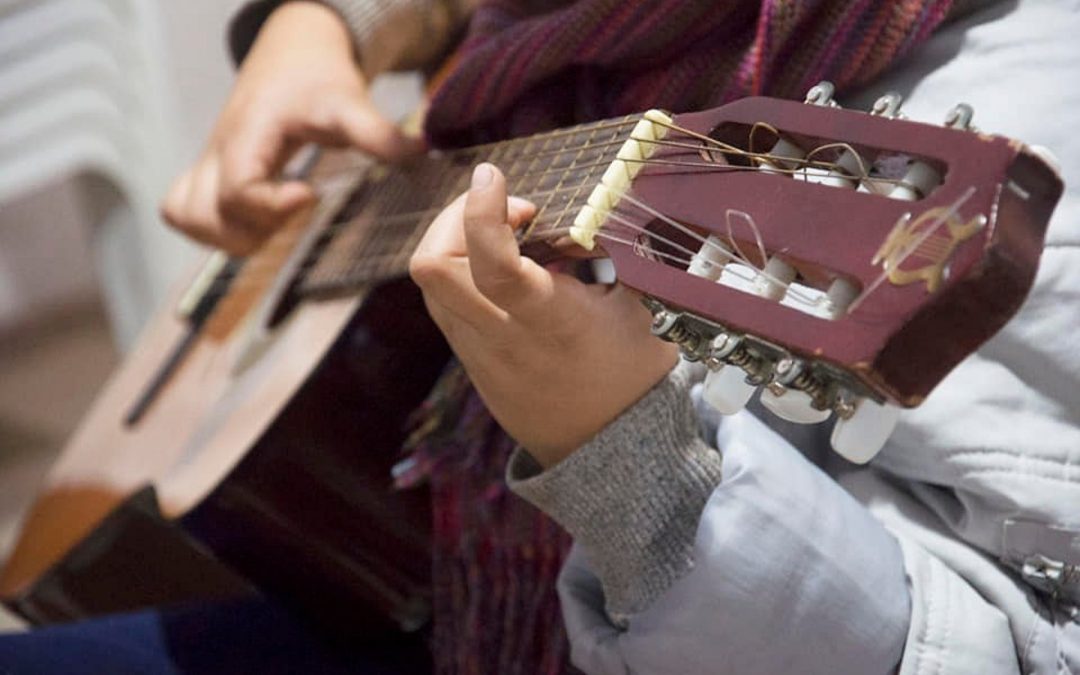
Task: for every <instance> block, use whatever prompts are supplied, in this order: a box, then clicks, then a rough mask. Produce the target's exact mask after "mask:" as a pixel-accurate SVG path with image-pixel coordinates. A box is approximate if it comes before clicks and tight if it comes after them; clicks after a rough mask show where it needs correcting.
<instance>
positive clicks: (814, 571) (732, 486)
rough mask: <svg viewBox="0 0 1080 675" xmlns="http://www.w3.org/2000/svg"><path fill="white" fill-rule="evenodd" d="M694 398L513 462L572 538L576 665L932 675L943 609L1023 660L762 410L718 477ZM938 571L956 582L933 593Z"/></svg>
mask: <svg viewBox="0 0 1080 675" xmlns="http://www.w3.org/2000/svg"><path fill="white" fill-rule="evenodd" d="M686 387H687V382H686V380H685V376H684V375H683V374H680V373H679V372H678V371H676V372H674V373H673V374H672V375H671V376H669V378H668V380H667V381H665V382H664V383H661V384H660V385H658V387H656V388H655V389H654V390H653V391H652V392H650V393H649V394H648V395H647V396H646V397H645V398H644V399H642V401H640V402H639V403H638V404H637V405H636V406H635V407H633V408H631V409H630V410H628V411H627V412H626V413H624V414H623V416H622V417H620V418H619V419H618V420H616V421H615V422H614V423H612V425H610V426H609V427H608V428H607V429H605V430H604V431H603V432H601V433H600V434H599V435H598V436H597V437H596V438H595V439H593V440H592V441H590V442H589V443H588V444H586V445H585V446H584V447H582V448H581V449H579V450H578V451H577V453H575V454H574V455H571V456H570V457H569V458H568V459H567V460H564V461H563V462H561V463H560V464H558V465H556V466H554V467H551V468H549V469H548V470H547V471H544V472H541V471H540V470H539V467H538V466H537V465H536V464H535V462H533V461H532V460H531V459H530V458H529V457H528V455H527V453H526V452H524V451H519V452H518V453H517V454H516V455H515V456H514V458H513V459H512V461H511V465H510V467H509V479H510V481H511V485H512V487H513V488H514V489H515V491H517V492H518V493H519V494H520V495H522V496H523V497H525V498H526V499H528V500H530V501H532V502H533V503H534V504H536V505H537V506H538V507H540V508H541V509H543V510H544V511H546V512H547V513H548V514H549V515H551V516H552V517H553V518H555V519H556V520H557V521H559V522H560V523H561V524H562V525H563V526H564V527H565V528H566V529H567V530H568V531H569V532H570V533H571V534H572V535H573V536H574V537H575V548H574V550H573V552H572V553H571V556H570V557H569V559H568V560H567V563H566V565H565V567H564V569H563V573H562V576H561V578H560V583H559V591H560V597H561V600H562V606H563V613H564V619H565V623H566V627H567V631H568V633H569V636H570V641H571V646H572V656H573V660H574V663H575V665H577V666H578V667H580V668H582V669H583V670H585V671H586V672H588V673H629V672H640V673H681V674H689V673H742V674H753V673H777V672H800V673H881V674H888V673H894V672H896V671H897V668H898V667H902V669H903V672H905V673H906V672H911V673H922V672H927V671H926V670H925V667H923V668H919V667H918V665H917V664H918V663H919V661H920V659H921V660H922V661H923V662H924V663H929V662H931V661H932V660H933V659H934V658H936V656H935V655H937V654H940V653H941V652H940V650H939V651H934V650H932V649H929V648H930V647H933V646H934V645H930V644H928V643H927V641H928V640H932V641H940V640H942V639H943V638H942V634H941V632H940V625H939V626H938V628H937V629H935V630H933V631H924V630H922V628H923V627H924V626H925V625H926V621H928V620H929V621H941V620H943V611H944V610H943V608H942V605H941V603H943V602H951V603H953V604H952V605H951V611H964V612H971V613H973V614H972V615H973V617H974V620H972V622H971V632H970V633H969V634H968V635H967V638H970V639H967V640H964V641H962V642H959V643H958V644H959V645H963V649H967V648H969V647H970V648H972V649H975V650H976V653H978V644H977V642H972V641H973V640H974V641H977V640H985V641H998V640H1000V639H1005V640H1006V648H1003V649H1000V650H998V651H1000V652H1001V653H1002V654H1005V653H1007V649H1011V646H1010V645H1011V640H1009V639H1008V638H1009V633H1008V630H1007V627H1005V628H1004V633H1001V630H1002V628H1003V626H1002V621H1001V619H1002V617H1001V616H1000V614H999V613H998V614H996V615H995V612H996V610H995V609H994V608H993V607H992V606H990V605H989V604H987V603H986V602H985V601H982V600H981V598H979V596H978V595H977V594H976V593H974V591H973V590H972V589H971V588H969V587H967V586H966V585H965V584H964V583H963V582H962V581H961V580H960V579H959V577H956V575H954V574H952V573H951V572H950V571H949V570H948V569H947V568H945V567H944V566H943V565H942V564H941V563H940V562H938V561H936V560H933V559H932V558H929V556H927V555H925V554H924V553H923V552H921V551H919V550H917V549H916V548H912V547H908V546H901V544H900V543H898V541H897V539H896V538H895V537H893V536H892V535H891V534H890V533H889V532H888V531H887V530H886V529H885V528H884V527H883V526H882V525H881V524H880V523H879V522H878V521H877V520H875V519H874V518H873V516H871V515H870V513H869V511H867V510H866V509H865V508H864V507H863V506H862V505H861V504H859V503H858V502H857V501H856V500H855V499H854V498H852V497H851V496H850V495H849V494H848V493H847V492H845V491H844V490H843V489H842V488H841V487H840V486H838V485H837V484H836V482H835V481H834V480H833V479H832V478H830V477H829V476H827V475H825V474H824V473H822V472H821V471H820V470H819V469H818V468H817V467H816V466H814V465H813V464H811V463H810V462H808V461H807V460H806V459H805V458H804V457H803V456H802V455H801V454H800V453H799V452H798V451H797V450H796V449H795V448H794V447H792V446H791V445H790V444H788V443H787V442H786V441H784V440H783V439H782V438H780V437H779V436H778V435H776V434H775V433H773V432H772V431H771V430H769V429H768V428H766V427H765V426H764V425H763V424H762V423H761V422H760V421H758V420H757V419H756V418H754V417H753V416H752V415H750V414H749V413H740V414H739V415H736V416H734V417H730V418H727V419H725V420H724V421H723V423H722V424H721V428H720V433H719V434H718V441H719V444H720V447H721V448H723V451H724V452H723V463H722V469H723V476H722V478H721V476H720V468H721V467H720V455H719V453H717V452H716V451H714V450H712V449H710V448H709V447H708V446H707V445H706V444H705V443H703V442H702V441H701V440H700V438H699V437H698V436H697V434H696V433H695V431H694V424H695V423H694V419H693V412H692V403H691V401H690V398H689V396H688V395H687V391H686ZM672 425H674V426H676V427H677V429H676V430H675V431H673V430H672V429H671V427H672ZM710 481H711V484H710ZM930 575H934V576H935V577H936V578H937V579H938V580H940V579H946V580H947V582H946V586H940V585H933V586H928V585H927V579H928V578H929V576H930ZM943 590H947V593H945V594H942V591H943ZM983 619H986V620H985V621H983ZM984 631H985V632H984ZM963 633H964V631H963V630H960V631H959V633H958V634H963ZM961 651H962V650H961ZM957 656H958V658H961V657H964V656H965V655H964V654H962V653H960V654H958V655H957ZM901 662H903V665H902V666H901ZM956 663H960V664H964V663H970V664H972V665H971V667H970V668H966V669H965V668H959V669H956V670H949V669H946V670H945V671H942V672H972V673H974V672H983V673H1011V672H1013V670H1012V669H1010V667H1011V668H1015V662H1014V663H1012V664H1009V663H1008V662H1007V659H1005V660H1002V659H995V658H987V659H983V660H974V659H973V660H970V661H969V662H965V661H963V660H958V661H956ZM909 664H915V665H911V666H910V667H909Z"/></svg>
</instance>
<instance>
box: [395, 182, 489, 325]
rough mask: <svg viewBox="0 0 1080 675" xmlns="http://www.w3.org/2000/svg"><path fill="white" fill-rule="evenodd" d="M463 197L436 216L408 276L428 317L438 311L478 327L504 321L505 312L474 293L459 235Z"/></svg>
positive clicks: (460, 232) (418, 248)
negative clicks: (450, 314) (423, 300)
mask: <svg viewBox="0 0 1080 675" xmlns="http://www.w3.org/2000/svg"><path fill="white" fill-rule="evenodd" d="M466 196H467V194H463V195H461V196H460V197H458V198H457V199H455V200H454V201H453V202H451V203H450V205H449V206H447V207H446V208H445V209H443V211H442V212H441V213H440V214H439V215H438V216H436V218H435V220H434V221H432V223H431V225H429V226H428V229H427V232H425V233H424V237H423V238H422V239H421V240H420V244H419V245H418V246H417V247H416V250H415V252H414V253H413V255H412V258H410V259H409V276H411V277H412V279H413V281H415V282H416V285H417V286H419V287H420V288H421V289H422V290H423V291H424V299H425V300H426V301H427V303H428V308H429V311H430V313H431V314H432V316H433V317H434V316H435V315H436V312H437V311H438V309H437V308H438V307H440V306H441V307H443V308H444V309H446V310H447V311H449V312H451V313H452V314H454V315H456V316H458V317H462V318H466V319H467V320H468V321H469V322H470V323H473V324H475V325H482V324H484V323H485V322H487V321H491V320H501V319H503V318H505V314H506V313H505V312H503V311H502V310H500V309H499V308H497V307H495V305H493V304H492V303H491V301H490V300H488V299H487V298H485V297H484V296H483V295H481V294H480V292H479V291H478V290H476V286H475V285H474V284H473V280H472V275H471V273H470V272H469V261H468V259H467V258H466V257H465V253H466V251H465V237H464V234H463V232H462V224H461V220H462V213H463V211H464V209H465V198H466Z"/></svg>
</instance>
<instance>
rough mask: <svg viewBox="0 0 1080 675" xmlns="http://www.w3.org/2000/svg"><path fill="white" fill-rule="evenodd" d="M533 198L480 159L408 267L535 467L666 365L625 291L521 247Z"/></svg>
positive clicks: (668, 359) (583, 436)
mask: <svg viewBox="0 0 1080 675" xmlns="http://www.w3.org/2000/svg"><path fill="white" fill-rule="evenodd" d="M534 208H535V207H533V206H532V205H531V204H529V203H528V202H525V201H523V200H520V199H517V198H510V199H508V198H507V195H506V181H505V179H504V177H503V175H502V173H500V172H499V170H498V169H496V168H495V167H493V166H491V165H490V164H481V165H480V166H478V167H476V169H475V171H474V173H473V184H472V188H471V189H470V190H469V192H468V193H467V194H466V195H463V196H462V197H460V198H458V199H457V200H456V201H455V202H453V203H452V204H451V205H450V206H448V207H447V208H446V209H445V210H444V211H443V212H442V213H441V214H440V215H439V216H438V217H437V218H436V219H435V221H434V222H433V223H432V224H431V227H430V228H429V229H428V231H427V233H426V234H425V235H424V238H423V240H422V241H421V242H420V245H419V247H418V248H417V250H416V253H415V254H414V255H413V257H412V260H411V263H410V268H409V271H410V273H411V274H412V278H413V280H414V281H416V283H417V284H418V285H419V286H420V288H421V290H422V291H423V293H424V300H425V303H426V304H427V307H428V311H429V312H430V314H431V316H432V318H433V319H434V320H435V322H436V323H437V324H438V326H439V328H440V329H441V330H442V331H443V333H444V334H445V335H446V338H447V340H448V341H449V342H450V346H451V347H452V348H453V349H454V352H455V353H456V354H457V356H458V358H459V359H460V360H461V363H462V364H463V365H464V366H465V370H466V371H467V372H468V373H469V376H470V378H471V379H472V381H473V384H475V385H476V388H477V390H478V391H479V392H480V395H481V396H482V397H483V399H484V402H485V403H487V406H488V409H489V410H490V411H491V413H492V415H494V416H495V419H496V420H498V421H499V423H500V424H501V425H502V426H503V428H504V429H506V431H507V432H509V434H510V435H511V436H513V437H514V439H515V440H517V441H518V442H519V443H521V444H522V445H523V446H525V447H526V448H527V449H528V450H529V451H530V453H531V454H532V455H533V456H534V457H535V458H536V459H537V461H539V462H540V463H541V464H542V465H544V466H551V465H553V464H555V463H557V462H558V461H560V460H561V459H563V458H564V457H566V456H567V455H568V454H569V453H570V452H572V451H573V450H574V449H576V448H577V447H579V446H580V445H582V444H583V443H585V442H586V441H588V440H589V439H590V438H592V437H593V436H595V435H596V434H597V433H598V432H599V431H600V430H601V429H603V427H604V426H606V425H607V424H608V423H609V422H611V421H612V420H614V419H615V418H616V417H617V416H618V415H619V413H620V412H622V411H623V410H624V409H625V408H627V407H629V406H630V405H632V404H633V403H635V402H636V401H637V400H638V399H639V398H641V397H642V396H644V395H645V393H646V392H647V391H648V390H649V389H650V388H651V387H652V386H653V385H654V384H656V382H658V381H659V380H660V379H661V378H662V377H663V376H664V375H665V374H666V373H667V372H668V371H669V370H670V369H671V368H672V367H673V366H674V365H675V362H676V359H677V351H676V349H675V348H674V346H673V345H671V344H668V343H665V342H661V341H660V340H658V339H657V338H655V337H653V335H652V334H651V333H650V332H649V322H650V319H651V317H650V315H649V312H648V310H646V309H645V307H644V306H643V305H642V304H641V302H640V300H639V296H638V295H637V293H635V292H634V291H632V290H630V289H627V288H626V287H624V286H621V285H618V284H616V285H614V286H604V285H588V284H584V283H582V282H580V281H578V280H577V279H575V278H573V277H571V276H568V275H565V274H558V273H552V272H551V271H549V270H547V269H545V268H544V267H541V266H540V265H538V264H536V263H535V262H533V261H532V260H530V259H528V258H524V257H522V256H521V254H520V252H519V250H518V246H517V241H516V239H515V237H514V234H513V228H514V227H516V226H518V225H519V224H521V223H522V222H524V221H526V220H528V218H529V217H531V215H532V214H533V211H534Z"/></svg>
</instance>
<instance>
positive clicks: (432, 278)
mask: <svg viewBox="0 0 1080 675" xmlns="http://www.w3.org/2000/svg"><path fill="white" fill-rule="evenodd" d="M448 275H449V270H448V269H447V267H446V265H445V264H444V263H443V261H442V259H441V258H440V257H439V256H437V255H432V254H430V253H414V254H413V256H412V258H410V259H409V276H410V277H411V278H412V280H413V281H414V282H415V283H416V285H417V286H419V287H420V288H430V287H432V286H434V285H437V284H438V283H439V282H441V281H443V280H445V279H446V278H447V276H448Z"/></svg>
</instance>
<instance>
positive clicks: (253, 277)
mask: <svg viewBox="0 0 1080 675" xmlns="http://www.w3.org/2000/svg"><path fill="white" fill-rule="evenodd" d="M625 124H628V123H620V124H611V125H608V127H617V126H621V125H625ZM758 127H764V128H769V130H770V131H772V132H773V133H776V132H775V130H774V129H772V128H771V127H768V125H764V123H758V124H756V125H755V126H754V128H753V129H752V131H751V134H753V131H754V130H756V129H757V128H758ZM678 130H680V131H686V132H687V133H689V134H690V135H692V136H694V137H702V138H703V139H707V140H708V141H709V142H711V143H712V144H714V145H716V146H717V147H719V148H720V149H721V150H723V151H724V154H728V153H734V154H739V155H741V156H744V157H749V158H750V159H752V160H770V159H772V160H778V161H784V162H789V163H795V164H801V165H802V166H797V167H796V168H791V169H784V168H781V167H770V169H771V170H773V171H774V172H778V173H785V174H789V175H795V174H797V173H799V172H800V171H802V170H804V169H805V168H809V167H810V166H816V167H819V168H832V169H842V167H839V166H837V165H836V164H835V163H832V162H823V161H813V160H812V159H805V160H792V159H791V158H788V157H781V156H774V155H771V154H769V153H755V152H748V151H746V150H742V149H741V148H738V147H736V146H731V145H729V144H725V143H722V142H719V141H716V140H715V139H710V138H709V137H707V136H703V135H700V134H696V132H690V131H689V130H682V129H681V128H678ZM580 133H582V132H581V131H578V132H574V133H571V132H567V133H566V134H565V135H567V136H572V135H574V134H580ZM631 138H632V139H633V140H638V141H642V142H655V143H659V144H662V145H668V146H671V147H679V148H683V149H688V150H693V151H695V152H699V153H700V152H701V151H702V150H704V148H701V147H699V146H696V145H692V144H687V143H678V142H672V141H666V142H665V141H654V140H652V139H638V138H636V137H631ZM624 142H625V141H622V140H616V141H607V142H604V143H601V144H597V145H595V146H592V147H594V148H602V147H606V146H610V145H613V144H619V143H624ZM751 144H752V141H751ZM832 147H842V148H845V149H847V150H850V151H851V152H853V153H854V154H855V156H856V158H857V161H858V163H859V165H860V167H862V170H861V171H860V173H862V174H864V178H863V180H867V181H875V182H885V183H896V184H905V182H904V181H902V180H896V179H888V178H883V177H871V176H865V172H866V170H865V165H864V163H863V161H862V158H861V155H859V154H858V153H857V152H856V151H855V150H854V148H852V147H851V146H850V145H848V144H845V143H831V144H826V146H820V147H818V148H815V149H813V150H812V151H811V152H810V153H808V155H807V157H808V158H809V157H812V156H813V155H814V154H817V153H820V152H821V151H823V150H825V149H827V148H832ZM583 149H584V148H583ZM565 151H566V150H565V149H556V150H551V151H546V152H544V154H552V153H557V154H561V153H563V152H565ZM710 156H711V153H710ZM631 161H641V162H644V163H652V164H674V165H678V166H689V167H692V168H699V169H706V170H707V171H746V170H750V171H757V168H756V167H746V166H738V165H730V164H724V165H718V164H715V163H714V162H678V163H676V162H674V161H665V160H657V159H652V160H631ZM514 163H515V164H516V161H515V162H514ZM533 163H535V157H533V158H532V159H531V161H530V166H531V165H532V164H533ZM608 164H610V160H608V161H603V162H598V163H594V164H587V165H576V166H575V165H574V164H573V163H571V164H570V165H568V166H566V167H556V168H553V169H547V170H543V171H540V172H529V171H527V172H526V173H524V174H513V173H511V174H510V175H508V176H507V178H508V180H509V179H516V180H517V182H518V183H519V184H520V183H521V182H522V180H523V179H524V178H526V177H529V176H534V175H544V174H548V173H553V172H562V173H563V174H564V175H565V174H567V173H569V172H571V171H578V170H581V169H586V168H594V167H598V166H606V165H608ZM565 189H577V190H580V187H577V188H574V187H570V188H565ZM552 192H555V191H546V192H538V193H532V195H531V196H543V195H545V194H550V193H552ZM571 201H572V200H571ZM549 202H550V199H549ZM569 205H570V204H569V203H568V204H567V206H569ZM442 208H443V207H432V208H429V209H425V210H422V211H416V212H412V213H400V214H395V215H393V216H389V217H388V218H383V219H381V220H380V222H379V225H378V227H379V228H381V229H386V228H388V227H393V225H394V224H395V223H394V222H389V221H401V220H405V219H407V220H408V221H409V223H408V224H411V225H412V226H413V227H414V228H416V227H417V224H416V219H417V217H419V216H424V215H429V214H431V213H435V212H438V211H441V209H442ZM354 222H355V219H353V220H346V221H342V222H340V223H335V224H333V225H331V226H329V227H328V229H330V230H331V231H330V232H329V234H333V231H336V230H338V229H344V228H346V227H349V226H351V225H352V224H353V223H354ZM538 224H543V223H538ZM410 239H411V237H410ZM277 243H280V245H281V247H282V248H286V247H292V246H293V245H294V243H295V241H294V240H293V241H290V240H289V238H282V240H272V241H271V242H268V244H269V245H271V246H273V245H274V244H277ZM318 262H319V261H315V262H314V263H312V264H310V265H305V266H302V267H301V268H300V269H297V270H294V272H295V273H296V274H303V273H305V272H307V271H308V270H309V269H310V268H311V267H313V266H315V264H317V263H318ZM244 267H245V268H246V270H245V269H243V268H242V269H240V270H239V271H238V272H237V273H236V274H237V275H243V276H245V277H246V278H247V279H249V280H250V281H251V283H260V281H261V280H260V279H259V278H258V276H259V275H258V274H255V273H256V272H258V271H259V270H258V268H252V267H251V264H250V263H249V264H248V265H245V266H244ZM267 267H268V268H273V269H274V271H276V270H277V269H278V268H279V265H278V264H273V263H271V264H268V265H267ZM228 277H229V275H223V278H219V279H218V280H217V281H216V282H215V286H217V285H224V284H227V283H228V282H229V278H228ZM208 292H210V291H208Z"/></svg>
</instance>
